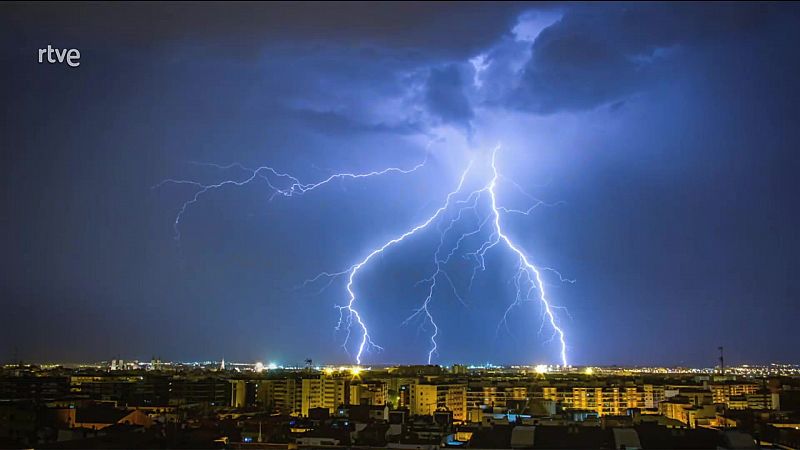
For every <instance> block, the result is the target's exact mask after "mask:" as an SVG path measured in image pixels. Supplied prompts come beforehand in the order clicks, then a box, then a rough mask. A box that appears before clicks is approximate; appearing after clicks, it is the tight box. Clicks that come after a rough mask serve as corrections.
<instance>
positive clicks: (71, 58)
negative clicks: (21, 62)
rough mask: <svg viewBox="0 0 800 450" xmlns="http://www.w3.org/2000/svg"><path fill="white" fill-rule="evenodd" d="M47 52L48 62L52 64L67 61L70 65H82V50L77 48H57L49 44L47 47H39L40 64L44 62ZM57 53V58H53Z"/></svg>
mask: <svg viewBox="0 0 800 450" xmlns="http://www.w3.org/2000/svg"><path fill="white" fill-rule="evenodd" d="M45 54H47V62H49V63H50V64H55V63H64V62H66V63H67V65H68V66H70V67H78V66H80V65H81V62H80V61H79V60H80V59H81V52H80V51H79V50H78V49H76V48H71V49H66V48H65V49H57V48H53V46H52V45H50V44H48V45H47V48H40V49H39V64H42V63H44V55H45ZM53 54H55V58H53Z"/></svg>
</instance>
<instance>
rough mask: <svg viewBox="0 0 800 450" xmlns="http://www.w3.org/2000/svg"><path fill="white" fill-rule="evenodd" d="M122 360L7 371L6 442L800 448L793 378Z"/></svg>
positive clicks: (0, 432) (1, 402)
mask: <svg viewBox="0 0 800 450" xmlns="http://www.w3.org/2000/svg"><path fill="white" fill-rule="evenodd" d="M112 368H113V369H114V370H109V369H105V368H99V367H96V368H82V369H66V368H62V367H50V368H43V367H36V366H25V365H12V366H5V367H4V368H3V369H2V372H0V447H5V448H19V447H23V446H25V447H29V446H35V447H38V448H222V447H226V448H287V449H288V448H298V447H299V448H320V447H333V446H335V447H364V448H367V447H373V448H376V447H380V448H397V449H416V450H427V449H434V448H439V447H463V448H482V449H524V448H533V449H565V448H575V449H578V448H580V449H583V448H586V449H600V448H604V449H619V448H626V449H632V448H643V449H659V448H676V449H677V448H681V449H718V448H725V449H734V448H759V447H769V446H773V445H776V446H777V445H779V446H781V448H798V447H800V378H799V377H797V376H796V375H793V374H788V375H787V374H770V373H769V372H767V373H763V374H762V373H758V372H754V373H753V374H750V373H744V374H736V375H733V374H728V375H724V376H723V375H720V374H714V373H703V372H691V371H672V372H670V371H651V372H648V371H641V370H639V371H626V370H623V369H616V370H600V369H595V370H592V369H586V370H568V371H557V372H547V371H544V370H536V369H532V368H528V367H517V368H489V369H487V368H466V367H463V366H454V367H452V368H440V367H436V366H418V367H389V368H382V369H372V370H361V369H353V368H320V369H312V368H308V369H297V370H288V369H280V368H273V369H272V370H269V369H264V367H263V366H261V365H258V366H255V367H249V368H248V367H242V366H239V367H231V366H230V365H229V366H228V368H227V369H225V368H222V367H208V368H198V367H192V366H179V365H178V366H176V365H168V364H164V365H148V366H146V367H144V368H139V367H130V366H113V367H112ZM537 369H538V368H537Z"/></svg>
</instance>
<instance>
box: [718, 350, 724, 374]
mask: <svg viewBox="0 0 800 450" xmlns="http://www.w3.org/2000/svg"><path fill="white" fill-rule="evenodd" d="M719 373H720V374H722V375H725V358H724V356H723V354H722V346H720V347H719Z"/></svg>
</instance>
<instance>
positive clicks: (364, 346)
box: [153, 146, 575, 366]
mask: <svg viewBox="0 0 800 450" xmlns="http://www.w3.org/2000/svg"><path fill="white" fill-rule="evenodd" d="M499 151H500V146H497V147H495V148H494V149H493V150H492V152H491V158H490V159H489V163H488V164H486V166H487V167H488V168H489V169H490V176H489V177H488V181H486V182H485V184H484V185H483V186H481V187H480V188H478V189H476V190H473V191H471V192H467V193H464V192H462V191H464V186H465V183H466V180H467V179H468V177H469V176H470V173H471V172H472V171H473V166H474V164H473V163H474V160H472V161H471V162H470V163H469V164H468V165H467V167H466V168H465V169H464V171H463V172H462V173H461V176H460V177H459V181H458V185H457V186H456V188H455V189H454V190H453V191H451V192H450V193H448V194H447V196H446V197H445V199H444V201H443V203H442V204H441V206H439V207H438V208H437V209H436V210H435V211H434V212H433V213H432V214H431V215H430V216H429V217H428V218H427V219H426V220H424V221H422V222H421V223H419V224H418V225H416V226H414V227H411V228H410V229H408V230H407V231H405V232H403V233H400V234H399V235H397V236H396V237H394V238H392V239H390V240H388V241H386V242H384V243H383V244H381V245H379V246H377V247H375V248H374V249H373V250H371V251H370V252H368V253H367V254H366V256H364V257H363V258H362V259H361V260H360V261H358V262H356V263H355V264H352V265H351V266H350V267H348V268H347V269H345V270H342V271H338V272H322V273H320V274H319V275H317V276H316V277H314V278H311V279H309V280H306V281H305V282H304V283H303V286H307V285H309V284H313V283H315V282H317V281H319V280H321V279H327V283H326V284H325V285H324V286H323V287H322V288H321V289H320V292H321V291H322V290H324V289H326V288H327V287H329V286H330V285H331V283H332V282H333V281H334V280H335V279H338V278H340V277H346V279H347V283H346V285H345V290H346V292H347V301H346V302H345V303H344V304H342V305H338V306H336V308H337V309H338V311H339V319H338V322H337V324H336V330H337V331H341V330H344V331H345V333H346V335H345V339H344V343H343V344H342V347H343V348H345V350H347V348H348V345H349V343H350V342H351V339H352V338H353V336H352V334H353V333H354V330H355V332H356V333H357V335H358V336H359V338H358V341H357V346H356V349H357V351H356V353H355V361H356V363H357V364H359V365H360V364H361V362H362V358H363V356H364V354H365V352H367V351H369V350H382V347H381V346H379V345H378V344H376V343H375V342H374V341H373V339H372V336H371V335H370V331H369V328H368V326H367V323H366V321H365V320H364V317H363V316H362V314H361V313H360V312H359V310H358V309H357V308H356V305H357V303H358V299H359V297H358V295H357V292H356V287H355V286H356V281H357V278H358V276H359V273H360V271H361V269H362V268H363V267H364V266H366V265H368V264H369V263H370V262H371V261H372V260H373V259H374V258H375V257H376V256H378V255H381V254H383V253H384V252H386V251H388V250H389V249H390V248H392V247H394V246H395V245H397V244H400V243H402V242H403V241H404V240H406V239H407V238H409V237H411V236H413V235H415V234H417V233H419V232H421V231H423V230H426V229H428V228H429V227H431V225H432V224H434V223H436V224H438V228H437V229H438V232H439V235H440V239H439V244H438V246H437V247H436V249H435V251H434V252H433V269H432V271H431V272H430V274H429V275H428V276H427V277H425V278H423V279H422V280H419V282H418V283H417V284H425V285H426V295H425V298H424V299H423V301H422V302H421V304H420V305H419V306H418V307H417V308H415V309H414V310H413V312H412V314H411V315H410V316H409V317H408V318H407V319H406V320H404V321H403V324H404V325H405V324H407V323H409V322H410V321H412V319H415V318H417V317H421V318H422V319H423V322H422V324H421V325H420V327H422V326H423V325H424V324H430V326H431V327H432V333H431V335H430V344H431V346H430V348H429V350H428V354H427V359H428V363H429V364H430V363H431V361H432V360H433V357H434V355H436V354H438V348H439V345H438V343H437V340H436V339H437V337H438V336H439V334H440V327H439V325H438V324H437V323H436V321H435V319H434V317H433V314H432V312H431V309H430V306H431V304H432V302H433V299H434V296H435V294H436V292H437V291H438V290H439V289H440V288H442V287H443V286H444V287H447V288H449V291H450V293H451V295H452V296H454V297H455V298H456V299H457V300H458V301H459V302H461V303H462V304H464V305H465V306H466V304H467V302H465V300H464V297H463V295H461V294H460V293H459V289H458V287H457V285H456V283H455V282H454V280H453V279H452V278H451V277H450V275H449V274H448V272H447V265H448V264H449V263H450V262H451V261H452V258H453V257H454V256H455V255H457V254H459V253H460V252H461V253H463V255H462V257H463V258H466V259H468V260H471V261H472V262H473V270H472V276H471V277H470V278H469V285H468V286H467V290H470V289H471V286H472V283H473V281H474V279H475V277H476V275H477V273H478V271H483V270H485V268H486V261H485V255H486V253H487V252H488V251H489V250H491V249H493V248H495V247H497V246H500V245H502V246H503V247H505V248H506V249H507V250H509V251H510V252H511V254H512V255H513V256H514V257H515V258H516V259H517V261H518V265H517V270H516V272H515V274H514V277H513V281H514V284H515V287H516V295H515V298H514V301H513V302H511V303H510V304H509V305H508V307H507V309H506V310H505V313H504V315H503V318H502V320H501V322H500V323H499V324H498V332H499V330H500V328H501V326H502V325H505V326H506V327H508V317H509V316H510V314H511V312H512V310H513V309H514V308H515V307H516V306H519V305H521V303H522V302H524V301H531V299H532V296H533V293H534V292H538V295H536V300H538V302H539V303H540V304H541V305H542V308H543V314H542V326H544V324H545V322H547V323H548V324H549V325H550V327H551V328H552V329H553V337H552V338H551V340H552V339H554V338H557V339H558V342H559V343H560V360H561V363H562V364H563V365H564V366H566V365H567V344H566V336H565V333H564V331H563V329H562V328H561V327H560V326H559V324H558V320H557V318H556V314H555V310H556V309H559V308H560V307H558V306H555V305H553V304H551V302H550V300H549V298H548V296H547V293H546V291H545V284H544V282H543V277H542V272H543V271H549V272H553V273H555V274H556V275H557V276H558V278H559V280H560V281H562V282H568V283H574V282H575V280H571V279H568V278H565V277H563V276H562V275H561V274H560V273H559V272H558V271H557V270H555V269H553V268H550V267H537V266H535V265H534V264H533V263H532V262H531V260H530V259H529V257H528V255H527V254H526V253H525V252H524V251H523V249H522V247H521V246H520V245H519V244H517V243H515V241H514V240H513V239H512V237H511V236H510V235H509V233H508V232H507V231H505V229H504V228H503V222H502V219H501V216H502V215H504V214H522V215H530V214H531V213H532V212H533V210H534V209H536V208H538V207H540V206H555V205H559V204H562V203H563V202H556V203H546V202H544V201H541V200H539V199H537V198H535V197H533V196H531V195H530V194H528V193H527V192H525V191H524V190H523V189H522V187H521V186H520V185H519V184H517V183H516V182H514V181H513V180H511V179H509V178H507V177H504V176H503V175H501V174H500V172H499V170H498V164H497V155H498V153H499ZM427 161H428V153H427V152H426V157H425V159H424V160H423V161H422V162H420V163H418V164H416V165H414V166H413V167H410V168H406V169H403V168H399V167H389V168H386V169H382V170H377V171H371V172H364V173H350V172H344V173H336V174H333V175H330V176H328V177H327V178H324V179H322V180H320V181H316V182H311V183H305V182H302V181H300V180H299V179H298V178H297V177H295V176H293V175H290V174H288V173H284V172H280V171H278V170H276V169H275V168H273V167H270V166H260V167H256V168H250V167H246V166H244V165H242V164H239V163H233V164H228V165H217V164H207V163H203V164H200V165H205V166H210V167H214V168H217V169H220V170H233V169H235V170H238V171H240V172H243V173H244V175H243V176H242V177H240V178H238V179H225V180H223V181H220V182H218V183H213V184H204V183H201V182H198V181H195V180H186V179H172V178H171V179H166V180H164V181H162V182H160V183H158V184H157V185H155V186H153V188H159V187H162V186H164V185H167V184H175V185H189V186H193V187H195V188H196V189H195V190H194V192H193V194H192V196H191V197H190V198H189V199H188V200H186V201H185V202H184V203H183V204H182V205H181V207H180V209H179V210H178V213H177V215H176V217H175V221H174V223H173V228H174V231H175V238H176V239H177V240H179V239H180V236H181V233H180V224H181V221H182V218H183V216H184V215H185V213H186V211H187V210H188V208H190V207H191V206H192V205H194V204H195V203H197V202H198V201H199V200H200V199H201V198H202V197H203V196H205V195H207V194H209V193H211V192H213V191H216V190H219V189H223V188H226V187H242V186H246V185H248V184H251V183H253V182H255V181H259V180H260V181H263V182H264V183H266V185H267V186H268V188H269V189H270V191H271V192H272V194H271V196H270V200H272V199H273V198H274V197H276V196H283V197H293V196H299V195H303V194H306V193H308V192H310V191H313V190H315V189H317V188H320V187H323V186H325V185H327V184H329V183H331V182H333V181H334V180H343V179H350V180H355V179H361V178H370V177H377V176H381V175H387V174H391V173H397V174H408V173H411V172H415V171H417V170H418V169H420V168H422V167H423V166H424V165H425V164H426V163H427ZM196 164H197V163H196ZM501 180H502V181H505V182H508V183H510V184H511V185H513V186H514V187H515V188H516V189H518V190H519V191H520V192H521V193H522V194H523V195H525V196H526V197H528V198H529V199H530V200H531V201H532V205H531V206H530V207H529V208H527V209H514V208H507V207H505V206H501V205H499V202H498V194H497V187H498V184H499V182H500V181H501ZM481 209H487V210H488V212H485V213H482V212H481ZM470 213H471V216H470V217H474V224H473V227H472V228H471V229H469V230H467V231H462V232H461V233H460V234H457V235H456V236H458V237H457V239H455V242H453V243H452V245H450V246H449V247H448V246H447V243H448V242H450V241H452V237H455V236H451V235H452V234H453V232H454V231H455V230H456V229H457V227H458V226H459V225H460V224H462V223H463V222H465V221H466V220H467V219H466V218H467V216H468V215H470ZM448 220H449V222H446V221H448ZM444 223H446V226H443V224H444ZM486 233H488V235H487V236H486V237H485V238H484V239H482V240H480V241H478V242H477V244H479V245H478V246H477V248H476V249H474V251H467V247H468V246H471V245H475V244H476V243H475V242H472V241H473V239H472V238H474V237H477V236H480V235H482V234H486ZM534 301H535V300H534Z"/></svg>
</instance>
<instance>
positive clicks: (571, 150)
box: [0, 3, 800, 366]
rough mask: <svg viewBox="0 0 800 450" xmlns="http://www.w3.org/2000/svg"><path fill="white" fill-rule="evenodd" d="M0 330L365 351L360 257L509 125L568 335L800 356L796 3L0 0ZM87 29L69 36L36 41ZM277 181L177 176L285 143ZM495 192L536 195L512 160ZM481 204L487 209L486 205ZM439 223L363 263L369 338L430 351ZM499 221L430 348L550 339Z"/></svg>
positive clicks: (188, 345)
mask: <svg viewBox="0 0 800 450" xmlns="http://www.w3.org/2000/svg"><path fill="white" fill-rule="evenodd" d="M0 38H1V42H2V45H0V48H2V53H0V58H1V60H0V62H1V63H2V77H0V95H1V96H2V97H1V98H0V105H2V121H1V122H0V148H2V158H3V159H2V165H0V170H1V171H2V173H1V174H0V178H2V182H3V189H2V196H1V197H0V198H1V199H2V216H1V217H0V227H2V228H1V230H2V233H0V236H1V239H2V241H0V249H2V256H1V257H0V264H1V267H2V277H1V278H0V298H1V299H2V308H1V310H2V312H0V360H2V361H9V360H11V359H12V358H21V359H24V360H27V361H44V360H49V361H62V362H71V361H89V360H101V359H111V358H115V357H118V356H121V357H123V358H126V359H132V358H144V359H149V358H150V357H151V356H153V355H155V356H160V357H161V358H163V359H171V360H183V361H188V360H209V359H210V360H218V359H220V358H223V357H224V358H225V359H226V360H238V361H264V362H265V363H266V362H276V363H278V364H302V362H303V360H305V359H306V358H312V359H313V360H314V361H315V362H320V363H325V362H329V363H345V362H351V361H352V351H353V348H352V345H351V346H350V347H348V350H349V351H350V355H348V353H346V352H345V350H344V349H343V348H342V344H343V342H344V338H345V336H344V335H343V333H341V332H339V333H337V332H335V330H334V327H335V326H336V322H337V319H338V311H337V310H336V308H335V307H336V305H341V304H342V302H345V301H346V299H347V293H346V291H345V285H344V281H346V280H344V279H339V280H334V282H333V283H332V284H331V285H330V286H329V287H328V288H327V289H325V290H323V291H322V292H320V288H321V287H323V286H324V283H321V284H319V283H318V284H317V285H313V286H311V287H310V288H304V289H303V288H298V285H299V284H301V283H302V282H303V281H304V280H306V279H308V278H311V277H313V276H315V275H316V274H318V273H320V272H322V271H329V272H332V271H338V270H344V269H346V268H348V267H349V266H350V265H351V264H354V263H355V262H357V261H358V260H360V259H361V258H363V257H364V256H365V255H366V254H368V253H369V252H370V251H371V250H372V249H374V248H376V247H378V246H380V245H382V244H383V243H384V242H386V241H387V240H389V239H391V238H392V237H395V236H397V235H398V234H401V233H403V232H404V231H406V230H407V229H409V228H411V227H413V226H414V225H416V224H418V223H420V222H422V221H424V220H425V219H426V218H427V217H429V216H430V215H431V214H432V213H433V211H435V210H436V208H438V207H439V206H440V205H441V204H442V203H443V201H444V199H445V196H446V195H447V194H448V193H449V192H450V191H452V190H453V189H454V188H455V186H456V185H457V183H458V179H459V176H460V174H461V171H462V170H463V169H464V168H465V167H466V165H467V164H468V162H469V160H470V159H472V158H478V159H480V158H482V157H485V155H486V154H487V152H488V151H490V150H491V149H492V148H494V147H495V146H496V145H497V144H498V143H501V144H502V150H501V152H500V153H499V155H498V165H499V166H500V168H501V170H502V173H503V175H504V176H506V177H508V178H509V179H513V180H514V181H516V182H517V183H518V184H519V186H520V187H521V188H522V189H524V190H525V191H527V192H528V193H530V194H532V195H533V196H535V197H536V198H537V199H540V200H542V201H544V202H547V203H548V204H551V205H552V206H542V207H539V208H536V209H535V210H533V211H532V213H531V214H530V215H529V216H520V215H518V214H517V215H514V214H511V215H507V216H503V219H502V220H503V221H504V224H505V227H506V230H507V231H508V232H509V234H511V235H512V236H513V237H514V239H515V241H516V242H517V243H519V244H520V246H521V247H522V248H524V250H525V252H526V254H528V255H529V256H530V258H531V260H532V261H533V262H535V263H536V264H537V265H540V266H547V267H553V268H557V269H558V270H559V271H560V272H561V273H562V275H563V276H564V277H566V278H570V279H573V278H574V279H575V280H576V282H575V283H574V284H571V283H562V282H559V280H558V277H557V276H555V274H554V273H552V272H544V273H543V276H544V278H545V283H546V288H547V291H548V294H549V296H550V298H551V300H552V302H553V303H554V304H556V305H558V306H563V307H566V308H567V309H568V312H569V314H567V313H566V312H564V311H563V310H560V309H559V310H558V317H559V323H560V324H561V326H562V328H563V329H564V331H565V333H566V335H567V344H568V349H567V350H568V354H569V359H570V363H572V364H668V365H672V364H687V365H697V366H711V365H713V364H714V363H715V358H716V356H717V347H718V346H720V345H724V346H725V350H726V360H727V361H730V362H731V363H748V362H749V363H760V362H800V338H798V331H797V328H798V323H800V322H798V319H800V282H799V281H798V269H800V256H798V255H799V254H800V237H799V236H800V211H798V200H797V198H798V195H800V185H799V184H798V183H800V163H799V162H800V157H798V153H797V152H798V143H800V81H798V77H799V76H800V47H798V42H800V8H798V5H797V4H790V5H781V4H713V5H712V4H690V5H686V4H674V5H664V4H623V5H620V4H573V3H570V4H558V3H547V4H544V5H537V4H516V3H515V4H477V3H471V4H451V3H448V4H433V5H429V4H383V5H381V4H338V5H337V4H304V5H301V4H294V5H287V4H273V5H256V4H185V3H181V4H143V5H134V4H113V5H112V4H82V5H64V4H62V3H59V4H3V5H2V6H0ZM48 44H52V45H53V47H58V48H76V49H79V50H80V52H81V59H80V62H81V64H80V66H79V67H76V68H71V67H68V66H65V65H63V64H39V63H38V61H37V49H38V48H42V47H46V46H47V45H48ZM426 153H429V158H428V161H427V163H426V164H425V166H423V167H422V168H421V169H419V170H417V171H416V172H413V173H409V174H388V175H384V176H381V177H375V178H369V179H361V180H337V181H334V182H332V183H330V184H329V185H326V186H325V187H323V188H320V189H317V190H314V191H312V192H309V193H307V194H305V195H302V196H295V197H291V198H284V197H281V196H278V197H275V198H272V199H271V195H272V191H270V189H269V186H267V185H266V184H265V183H264V182H254V183H251V184H249V185H246V186H244V187H233V186H231V187H226V188H223V189H219V190H215V191H213V192H210V193H208V194H207V195H204V196H202V198H201V199H200V201H198V202H197V203H195V204H192V205H190V207H189V208H188V209H187V210H186V213H185V214H184V215H183V219H182V222H181V224H180V231H181V238H180V240H176V239H175V233H174V230H173V222H174V220H175V218H176V215H177V214H178V211H179V210H180V208H181V205H182V204H183V203H184V202H185V201H187V200H189V199H191V198H192V196H193V195H194V192H195V188H194V187H193V186H191V185H174V184H167V185H162V186H160V187H158V188H153V186H154V185H157V184H158V183H159V182H161V181H162V180H164V179H167V178H175V179H187V180H196V181H199V182H201V183H215V182H220V181H222V180H224V179H234V180H241V179H242V178H246V175H247V174H246V173H244V172H243V171H242V170H240V169H237V168H235V167H234V168H230V169H217V168H214V167H209V166H204V165H198V164H196V163H198V162H200V163H214V164H221V165H226V164H230V163H233V162H238V163H241V164H243V165H244V166H247V167H257V166H260V165H265V164H266V165H271V166H273V167H275V168H276V169H277V170H280V171H285V172H289V173H291V174H293V175H295V176H297V177H298V178H300V179H302V180H304V181H309V182H313V181H318V180H321V179H324V178H326V177H328V176H330V175H331V174H333V173H337V172H368V171H373V170H381V169H383V168H386V167H392V166H393V167H400V168H409V167H412V166H414V165H415V164H417V163H419V162H420V161H423V160H424V158H425V157H426ZM498 194H499V196H500V197H501V198H502V199H503V203H504V204H505V205H506V206H507V207H509V208H521V209H526V208H527V207H528V206H530V204H531V199H530V198H528V197H526V196H525V195H523V194H522V193H521V191H520V190H519V189H517V188H515V187H514V186H513V185H511V184H510V183H505V184H504V185H503V186H501V187H500V188H499V190H498ZM484 212H485V211H484ZM438 242H439V235H438V233H437V232H436V230H435V228H432V229H431V230H428V231H427V232H423V233H420V234H419V235H415V236H414V238H413V239H409V240H408V242H404V243H403V245H401V246H396V247H392V248H391V249H389V250H388V251H387V252H386V253H385V254H384V255H383V256H382V257H379V258H377V259H375V260H374V261H373V262H372V263H371V264H370V265H369V266H367V267H365V268H364V269H363V271H361V272H360V273H359V277H358V279H357V282H356V290H357V291H358V293H359V305H360V311H361V312H362V314H363V316H364V317H365V319H366V320H367V322H368V323H369V326H370V331H371V334H372V337H373V339H374V340H375V342H376V343H378V344H380V345H381V346H383V347H384V351H382V352H370V353H367V354H366V355H365V358H364V362H365V363H367V364H382V363H423V362H425V360H426V354H427V351H428V346H429V342H428V339H429V337H430V334H431V329H430V326H429V325H427V324H425V323H424V322H423V321H421V320H414V321H411V322H410V323H408V324H406V325H403V324H402V322H403V319H405V317H407V316H408V315H409V314H411V313H412V312H413V310H414V308H415V307H418V306H419V304H420V303H421V301H422V300H423V299H424V297H425V293H426V292H425V287H424V286H420V285H415V283H416V281H418V280H419V279H421V278H424V277H425V276H427V275H426V274H429V273H430V271H431V270H432V266H433V251H434V250H435V248H436V245H437V243H438ZM514 263H515V260H514V258H513V257H512V256H511V255H510V254H509V253H508V251H505V250H503V249H500V248H497V249H492V250H490V251H489V252H488V253H487V255H486V270H485V271H480V272H479V273H478V277H477V278H476V280H475V282H474V283H473V285H472V289H471V290H470V291H469V292H467V290H466V281H467V280H466V279H467V278H468V277H469V275H470V270H471V265H470V263H469V261H468V260H466V259H464V258H462V257H460V256H459V257H458V258H456V263H455V265H454V266H453V267H452V270H451V271H450V273H451V276H452V277H453V279H454V284H455V285H457V286H458V287H459V289H461V291H460V292H462V294H463V296H464V300H465V303H466V305H462V304H461V303H460V302H459V301H458V300H457V299H456V298H455V297H454V296H453V295H452V294H451V292H450V291H449V288H443V289H441V290H440V291H437V293H436V294H435V296H434V298H433V301H432V304H431V312H432V313H433V314H434V316H435V317H436V318H437V320H438V323H439V327H440V334H439V337H438V339H439V352H438V355H436V356H435V357H434V359H433V361H434V362H435V363H441V364H449V363H453V362H468V363H483V362H492V363H496V364H500V363H524V364H531V363H537V364H538V363H557V362H558V346H557V345H555V343H554V342H548V340H549V339H550V337H551V333H552V329H551V328H549V326H547V325H545V326H543V327H541V330H540V324H541V312H542V310H541V306H540V304H539V303H537V302H526V303H524V304H522V305H520V306H519V307H517V308H514V309H513V311H512V316H511V318H510V320H509V321H508V327H498V322H499V321H500V319H501V318H502V315H503V312H504V311H505V309H506V308H507V307H508V305H509V304H510V303H511V302H513V300H514V286H513V275H514Z"/></svg>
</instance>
